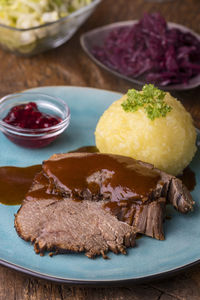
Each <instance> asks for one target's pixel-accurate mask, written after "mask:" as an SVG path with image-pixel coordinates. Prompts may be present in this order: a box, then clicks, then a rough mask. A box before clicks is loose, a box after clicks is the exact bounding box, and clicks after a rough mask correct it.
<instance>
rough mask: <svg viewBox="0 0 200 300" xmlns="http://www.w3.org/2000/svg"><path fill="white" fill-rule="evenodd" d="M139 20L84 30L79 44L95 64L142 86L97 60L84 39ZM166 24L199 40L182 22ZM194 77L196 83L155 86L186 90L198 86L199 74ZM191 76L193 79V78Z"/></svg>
mask: <svg viewBox="0 0 200 300" xmlns="http://www.w3.org/2000/svg"><path fill="white" fill-rule="evenodd" d="M138 21H139V20H137V19H135V20H128V21H120V22H114V23H110V24H107V25H104V26H101V27H97V28H94V29H92V30H89V31H87V32H84V33H83V34H82V35H81V36H80V44H81V47H82V49H83V50H84V52H85V53H86V54H87V56H88V57H89V58H90V59H91V60H92V61H93V62H95V63H96V65H97V66H100V67H101V68H102V69H104V70H106V71H108V72H109V73H111V74H113V75H115V76H117V77H118V78H122V79H124V80H127V81H128V82H131V83H134V84H136V85H138V86H143V85H144V84H145V82H142V81H140V80H138V79H137V78H136V79H135V78H131V77H129V76H126V75H123V74H121V73H119V72H117V71H115V70H112V69H111V68H109V67H108V66H106V65H104V64H103V63H102V62H101V61H99V60H98V59H97V58H96V57H95V56H94V55H93V54H92V53H91V51H89V50H88V48H87V45H86V42H85V39H86V38H87V37H88V36H89V35H91V34H97V33H98V32H101V31H102V30H105V29H112V28H117V27H120V26H131V25H134V24H136V23H137V22H138ZM167 25H169V27H170V28H178V29H180V30H183V31H186V32H189V33H191V34H193V35H194V36H195V37H196V38H197V39H198V40H199V41H200V34H198V33H197V32H195V31H194V30H192V29H190V28H188V27H187V26H184V25H182V24H178V23H174V22H167ZM194 78H197V79H198V82H197V83H193V84H189V85H186V86H184V85H183V84H174V85H168V86H160V85H157V87H158V88H159V89H162V90H165V91H169V92H170V91H186V90H191V89H194V88H197V87H199V86H200V74H199V75H197V76H195V77H194ZM194 78H193V79H194Z"/></svg>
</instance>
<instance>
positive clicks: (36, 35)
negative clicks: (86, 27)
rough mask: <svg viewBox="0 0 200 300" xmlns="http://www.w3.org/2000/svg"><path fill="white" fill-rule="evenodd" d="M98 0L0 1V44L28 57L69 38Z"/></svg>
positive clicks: (90, 12) (58, 44)
mask: <svg viewBox="0 0 200 300" xmlns="http://www.w3.org/2000/svg"><path fill="white" fill-rule="evenodd" d="M100 2H101V0H9V1H7V0H0V46H1V47H2V48H3V49H5V50H9V51H11V52H13V53H15V54H18V55H22V56H31V55H35V54H38V53H40V52H44V51H46V50H48V49H51V48H56V47H58V46H60V45H62V44H63V43H64V42H66V41H67V40H69V39H70V38H71V37H72V35H73V34H74V33H75V32H76V31H77V30H78V28H79V27H80V26H81V25H82V24H83V23H84V22H85V21H86V19H87V18H88V17H89V16H90V15H91V14H92V12H93V11H94V9H95V8H96V6H97V5H98V4H99V3H100Z"/></svg>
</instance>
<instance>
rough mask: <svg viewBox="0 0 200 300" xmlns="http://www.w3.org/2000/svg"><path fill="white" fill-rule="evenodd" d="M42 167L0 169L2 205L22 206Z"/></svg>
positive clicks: (0, 201)
mask: <svg viewBox="0 0 200 300" xmlns="http://www.w3.org/2000/svg"><path fill="white" fill-rule="evenodd" d="M41 168H42V167H41V165H35V166H30V167H25V168H20V167H0V203H3V204H7V205H17V204H21V202H22V200H23V199H24V197H25V194H26V193H27V191H28V189H29V188H30V186H31V184H32V181H33V178H34V176H35V174H36V173H38V172H40V171H41Z"/></svg>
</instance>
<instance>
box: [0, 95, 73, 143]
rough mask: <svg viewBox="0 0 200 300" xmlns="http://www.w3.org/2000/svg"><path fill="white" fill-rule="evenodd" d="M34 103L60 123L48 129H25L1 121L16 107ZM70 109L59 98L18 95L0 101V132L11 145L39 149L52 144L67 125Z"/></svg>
mask: <svg viewBox="0 0 200 300" xmlns="http://www.w3.org/2000/svg"><path fill="white" fill-rule="evenodd" d="M28 102H35V103H36V104H37V106H38V109H39V110H40V111H41V112H43V113H46V114H49V115H52V116H54V117H57V118H59V119H61V122H59V123H58V124H56V125H54V126H51V127H49V128H42V129H25V128H20V127H16V126H13V125H10V124H8V123H6V122H4V121H3V119H4V118H5V117H6V116H7V114H8V113H9V112H10V110H11V109H12V108H13V107H14V106H17V105H20V104H26V103H28ZM69 122H70V109H69V107H68V105H67V104H66V103H65V102H64V101H62V100H61V99H59V98H56V97H52V96H49V95H45V94H40V93H34V92H30V93H18V94H12V95H8V96H5V97H3V98H2V99H1V100H0V130H1V131H2V132H3V133H4V135H5V136H6V137H7V138H8V139H9V140H10V141H12V142H13V143H15V144H17V145H19V146H21V147H26V148H41V147H45V146H47V145H49V144H50V143H51V142H53V141H54V140H55V139H56V138H57V137H58V136H59V135H60V134H61V133H62V132H63V131H64V130H65V129H66V128H67V127H68V125H69Z"/></svg>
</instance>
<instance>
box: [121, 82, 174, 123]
mask: <svg viewBox="0 0 200 300" xmlns="http://www.w3.org/2000/svg"><path fill="white" fill-rule="evenodd" d="M165 95H166V93H165V92H164V91H161V90H159V89H158V88H156V87H155V86H154V85H153V84H145V85H144V86H143V88H142V92H139V91H137V90H135V89H131V90H129V91H128V93H127V99H126V100H124V102H123V103H122V104H121V105H122V107H123V109H124V110H125V111H126V112H135V111H137V110H138V109H139V108H140V107H144V110H145V112H146V113H147V117H148V118H149V119H151V120H152V121H153V120H154V119H156V118H159V117H165V116H166V114H167V113H168V112H170V111H171V110H172V107H171V106H169V105H168V104H167V103H166V102H165V101H164V97H165Z"/></svg>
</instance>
